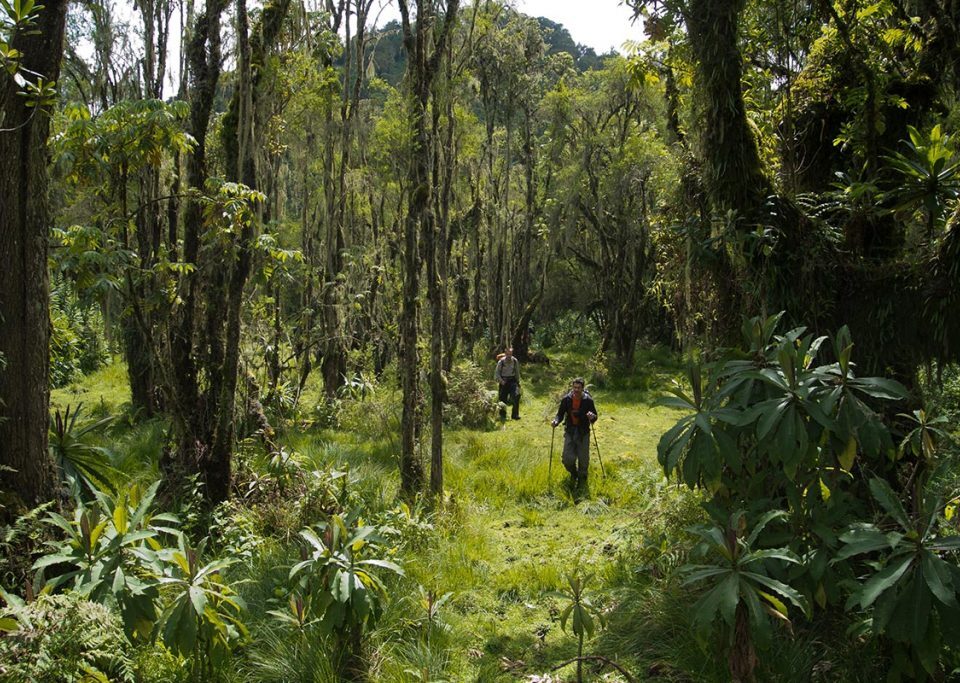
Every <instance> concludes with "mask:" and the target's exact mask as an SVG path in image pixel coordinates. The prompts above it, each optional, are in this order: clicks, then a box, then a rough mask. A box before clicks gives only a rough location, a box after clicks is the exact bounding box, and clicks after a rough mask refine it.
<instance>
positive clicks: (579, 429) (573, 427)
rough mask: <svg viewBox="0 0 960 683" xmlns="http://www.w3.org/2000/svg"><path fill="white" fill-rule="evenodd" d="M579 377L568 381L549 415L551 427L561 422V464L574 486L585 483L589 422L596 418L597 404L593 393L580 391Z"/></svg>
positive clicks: (588, 458) (581, 389) (588, 452)
mask: <svg viewBox="0 0 960 683" xmlns="http://www.w3.org/2000/svg"><path fill="white" fill-rule="evenodd" d="M583 386H584V384H583V378H582V377H577V378H576V379H575V380H573V382H572V383H571V389H570V392H569V393H568V394H567V395H566V396H564V397H563V398H562V399H560V408H559V409H558V410H557V416H556V417H555V418H553V422H552V423H551V424H553V427H554V429H556V427H557V425H559V424H560V423H561V422H563V423H564V424H563V456H562V460H563V466H564V467H566V468H567V472H569V473H570V480H571V482H572V483H573V484H574V485H576V486H583V485H584V484H586V483H587V468H588V467H589V466H590V425H592V424H593V423H594V422H596V421H597V406H596V405H595V404H594V402H593V397H592V396H591V395H590V394H589V393H587V392H586V391H584V389H583Z"/></svg>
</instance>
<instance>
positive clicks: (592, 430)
mask: <svg viewBox="0 0 960 683" xmlns="http://www.w3.org/2000/svg"><path fill="white" fill-rule="evenodd" d="M593 424H594V427H593V429H591V430H590V431H591V432H593V446H594V448H596V450H597V460H599V461H600V473H601V474H602V475H603V478H604V479H606V478H607V472H606V470H604V469H603V458H601V457H600V442H599V441H597V427H596V424H597V423H596V422H594V423H593Z"/></svg>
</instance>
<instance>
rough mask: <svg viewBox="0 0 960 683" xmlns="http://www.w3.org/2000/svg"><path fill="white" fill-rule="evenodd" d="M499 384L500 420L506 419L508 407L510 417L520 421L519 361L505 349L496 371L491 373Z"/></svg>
mask: <svg viewBox="0 0 960 683" xmlns="http://www.w3.org/2000/svg"><path fill="white" fill-rule="evenodd" d="M493 377H494V379H496V380H497V383H498V384H499V387H498V394H497V400H499V401H500V403H501V404H502V405H501V408H500V419H501V420H506V419H507V409H506V408H505V407H503V406H505V405H510V406H511V411H510V417H512V418H513V419H514V420H519V419H520V361H518V360H517V359H516V358H514V356H513V349H512V348H510V347H507V348H506V349H505V350H504V352H503V355H502V356H501V357H500V359H499V360H498V361H497V369H496V370H495V371H494V373H493Z"/></svg>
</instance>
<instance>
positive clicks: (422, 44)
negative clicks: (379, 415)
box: [399, 0, 460, 496]
mask: <svg viewBox="0 0 960 683" xmlns="http://www.w3.org/2000/svg"><path fill="white" fill-rule="evenodd" d="M399 4H400V15H401V18H402V20H403V46H404V51H405V52H406V55H407V75H408V83H409V88H410V90H409V105H410V110H411V112H410V113H411V121H412V123H411V125H412V128H413V139H414V151H413V155H412V158H411V159H410V166H409V171H408V185H409V187H410V190H409V192H410V195H409V200H408V204H407V214H406V217H405V220H404V254H403V270H404V273H403V278H404V279H403V295H402V308H401V313H400V368H401V387H402V390H403V417H402V428H401V429H402V432H401V451H400V488H401V491H402V492H403V494H404V495H406V496H413V495H416V493H417V492H419V491H420V490H421V489H422V487H423V479H424V473H423V463H422V462H421V459H420V457H419V455H418V453H417V443H416V442H417V435H418V434H419V432H420V423H421V419H422V407H421V406H422V397H421V390H420V382H419V376H418V373H419V371H420V367H419V366H420V359H419V352H418V350H417V341H418V337H419V325H418V320H417V317H418V313H419V311H418V309H419V303H418V295H419V289H420V262H421V253H420V249H419V244H420V236H421V234H423V236H424V238H425V240H426V241H425V244H424V255H425V256H426V260H427V262H428V263H429V262H430V261H431V260H432V259H435V258H436V236H435V234H434V230H435V228H436V216H435V215H434V211H433V203H432V195H433V183H434V180H435V179H434V178H433V172H434V168H433V154H434V153H435V149H434V139H433V135H432V128H431V119H430V118H428V107H429V102H430V96H431V90H432V85H433V80H434V77H435V76H436V74H437V71H438V67H439V65H440V60H441V59H442V58H443V56H444V54H445V52H446V49H445V48H446V41H447V39H448V37H449V35H450V32H451V30H452V27H453V24H454V22H455V20H456V16H457V10H458V9H459V5H460V3H459V0H449V2H448V3H447V8H446V13H445V15H444V17H443V19H442V22H441V23H440V25H439V27H437V26H435V25H434V24H435V22H436V20H437V7H436V3H435V2H434V0H416V9H417V14H416V23H415V24H414V23H412V22H411V18H410V8H409V5H408V3H407V0H399ZM429 272H430V273H431V274H432V273H435V270H434V267H433V266H431V268H430V271H429ZM441 351H442V349H441ZM432 352H433V353H438V350H437V349H436V348H435V347H432ZM438 363H439V359H438ZM435 379H436V380H437V381H439V373H438V376H437V377H436V378H435ZM434 419H435V420H436V419H439V420H442V419H443V412H442V404H441V405H440V411H439V413H438V414H436V415H435V416H434ZM434 448H442V434H441V439H437V443H435V444H434ZM434 457H435V458H436V456H434ZM438 465H439V469H438V474H439V472H442V454H441V456H440V462H439V463H437V462H436V461H434V462H433V466H434V467H435V468H436V467H438ZM440 486H441V487H442V479H441V483H440Z"/></svg>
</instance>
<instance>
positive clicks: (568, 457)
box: [562, 430, 590, 479]
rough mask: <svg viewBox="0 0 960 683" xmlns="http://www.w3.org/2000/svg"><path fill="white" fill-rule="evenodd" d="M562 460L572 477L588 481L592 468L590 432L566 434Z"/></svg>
mask: <svg viewBox="0 0 960 683" xmlns="http://www.w3.org/2000/svg"><path fill="white" fill-rule="evenodd" d="M562 460H563V466H564V467H566V468H567V472H569V473H570V476H572V477H575V478H577V479H586V478H587V468H588V467H589V466H590V432H581V431H579V430H575V431H572V432H564V433H563V456H562Z"/></svg>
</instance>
